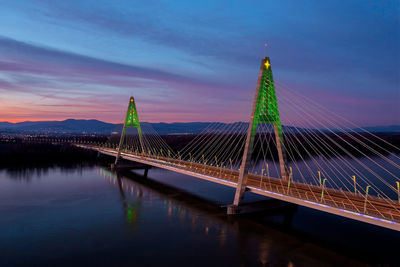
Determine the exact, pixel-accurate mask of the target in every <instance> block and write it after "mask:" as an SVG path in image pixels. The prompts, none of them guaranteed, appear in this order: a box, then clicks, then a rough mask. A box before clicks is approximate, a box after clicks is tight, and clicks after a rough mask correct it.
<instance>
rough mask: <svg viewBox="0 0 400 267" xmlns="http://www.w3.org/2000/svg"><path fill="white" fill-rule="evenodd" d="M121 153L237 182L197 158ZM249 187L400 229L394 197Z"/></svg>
mask: <svg viewBox="0 0 400 267" xmlns="http://www.w3.org/2000/svg"><path fill="white" fill-rule="evenodd" d="M79 146H80V147H83V148H88V149H95V150H97V151H99V152H100V153H103V154H107V155H110V156H116V155H117V150H116V149H112V148H104V147H96V146H88V145H79ZM121 157H122V158H124V159H127V160H130V161H135V162H139V163H143V164H147V165H151V166H155V167H159V168H163V169H167V170H171V171H174V172H178V173H183V174H186V175H190V176H193V177H197V178H201V179H204V180H208V181H212V182H215V183H219V184H223V185H227V186H230V187H235V188H236V186H237V180H238V171H237V170H230V169H225V168H220V167H215V166H209V165H204V164H200V163H195V162H188V161H182V160H177V159H172V158H165V157H159V156H151V155H145V156H143V155H139V154H136V153H134V152H122V153H121ZM246 190H248V191H251V192H253V193H256V194H260V195H264V196H268V197H272V198H276V199H280V200H283V201H287V202H291V203H295V204H298V205H302V206H306V207H310V208H313V209H317V210H321V211H324V212H328V213H333V214H336V215H340V216H343V217H347V218H351V219H355V220H358V221H363V222H367V223H371V224H374V225H379V226H382V227H385V228H390V229H394V230H397V231H400V205H399V204H398V203H397V202H396V201H393V200H391V199H383V198H377V197H374V196H368V199H366V198H365V196H364V195H360V194H354V193H351V192H347V191H341V190H336V189H332V188H325V189H324V194H323V195H324V196H323V197H322V187H321V186H316V185H310V184H304V183H299V182H294V181H290V185H289V184H288V182H284V181H283V180H282V179H279V178H273V177H267V176H261V175H255V174H249V175H248V180H247V188H246Z"/></svg>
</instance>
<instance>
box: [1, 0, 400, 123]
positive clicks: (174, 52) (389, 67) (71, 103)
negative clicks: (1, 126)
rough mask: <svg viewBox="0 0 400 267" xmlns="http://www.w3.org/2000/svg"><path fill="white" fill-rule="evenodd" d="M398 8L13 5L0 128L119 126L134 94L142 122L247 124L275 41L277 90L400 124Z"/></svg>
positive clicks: (8, 14)
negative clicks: (76, 123)
mask: <svg viewBox="0 0 400 267" xmlns="http://www.w3.org/2000/svg"><path fill="white" fill-rule="evenodd" d="M215 10H225V11H227V12H223V13H221V12H215ZM399 10H400V3H399V2H398V1H385V2H383V3H374V2H368V1H361V0H355V1H346V2H344V3H341V4H337V3H321V2H320V1H311V2H309V3H308V4H304V3H299V2H297V1H292V2H291V4H287V3H282V2H279V1H272V2H268V3H257V4H246V5H244V6H243V5H236V4H231V5H229V6H227V5H226V4H224V3H215V2H213V1H206V2H201V3H187V2H185V1H178V2H174V3H173V4H169V3H164V2H160V3H159V5H158V6H157V7H156V8H154V7H153V6H152V5H151V4H149V3H138V4H136V5H135V6H134V7H133V6H132V5H130V2H126V1H124V0H119V1H115V2H113V4H112V5H108V4H106V2H102V1H96V2H95V4H94V3H91V2H90V1H88V2H49V1H24V0H18V1H12V2H6V3H3V6H2V10H1V11H0V16H1V18H2V23H0V31H1V34H0V70H1V73H0V91H2V94H1V97H0V120H1V121H9V122H21V121H46V120H65V119H68V118H71V117H72V118H79V119H88V118H94V119H97V120H101V121H107V122H110V123H118V122H119V121H120V120H121V118H123V116H124V111H125V109H126V104H127V100H128V99H129V96H131V95H134V97H135V99H136V102H137V106H138V110H139V113H140V118H141V120H143V121H149V122H166V123H170V122H193V121H204V122H206V121H247V120H248V116H249V114H250V110H251V104H252V99H253V94H254V91H255V84H256V81H257V72H258V68H259V63H260V60H261V58H262V57H263V56H264V53H265V52H264V43H265V42H266V40H267V42H268V56H269V57H270V58H271V64H272V69H273V73H274V78H275V81H276V86H281V85H282V87H285V86H287V87H288V88H291V89H293V90H294V91H296V92H298V93H299V94H301V95H304V96H306V97H309V98H311V99H312V100H313V101H316V102H317V103H319V104H321V105H322V106H323V107H326V108H327V109H329V110H331V111H333V112H335V113H336V114H339V115H341V116H344V117H346V119H348V120H350V121H352V122H354V123H355V124H357V125H363V126H369V125H378V124H379V125H395V124H400V111H399V109H398V105H399V102H400V90H399V88H400V75H399V74H400V73H399V70H400V53H399V51H398V47H400V33H399V21H398V15H397V14H398V12H399ZM155 20H157V21H160V22H162V23H161V24H160V23H155V22H154V21H155ZM26 25H30V27H26ZM160 25H162V26H160ZM71 40H72V42H71ZM366 55H368V56H366ZM283 85H284V86H283ZM282 89H283V88H277V94H278V95H279V94H281V90H282ZM283 93H284V92H283ZM279 105H280V106H279V108H280V109H282V110H283V111H282V113H281V114H282V116H281V117H282V120H283V121H284V120H285V119H287V120H293V114H291V113H290V112H285V107H284V106H281V104H279Z"/></svg>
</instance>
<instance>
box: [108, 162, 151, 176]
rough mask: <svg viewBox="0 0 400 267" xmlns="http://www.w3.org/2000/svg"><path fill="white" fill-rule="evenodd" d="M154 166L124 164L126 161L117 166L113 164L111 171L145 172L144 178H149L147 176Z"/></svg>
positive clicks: (133, 163)
mask: <svg viewBox="0 0 400 267" xmlns="http://www.w3.org/2000/svg"><path fill="white" fill-rule="evenodd" d="M151 168H152V166H149V165H146V164H142V163H138V162H124V161H118V162H117V164H115V163H112V164H111V169H112V170H117V171H129V170H141V169H143V170H144V177H145V178H147V175H148V173H149V169H151Z"/></svg>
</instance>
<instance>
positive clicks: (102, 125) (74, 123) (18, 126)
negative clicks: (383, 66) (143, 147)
mask: <svg viewBox="0 0 400 267" xmlns="http://www.w3.org/2000/svg"><path fill="white" fill-rule="evenodd" d="M214 123H215V122H170V123H168V122H158V123H150V122H142V125H143V126H142V127H148V126H151V128H153V129H154V130H155V131H156V132H157V133H159V134H197V133H201V132H202V131H203V130H204V129H206V128H207V127H208V126H210V125H211V124H214ZM234 123H238V124H245V123H246V122H234ZM218 124H221V125H226V124H232V123H223V122H218ZM122 126H123V125H122V123H108V122H103V121H100V120H96V119H66V120H62V121H56V120H54V121H53V120H52V121H23V122H17V123H11V122H7V121H0V131H2V132H11V133H13V132H15V133H68V134H78V133H80V134H82V133H87V134H89V133H90V134H111V133H112V132H118V131H121V129H122ZM284 127H285V126H284ZM362 129H365V130H367V131H369V132H396V133H398V132H400V125H386V126H368V127H362ZM362 129H361V128H354V129H353V130H354V131H362Z"/></svg>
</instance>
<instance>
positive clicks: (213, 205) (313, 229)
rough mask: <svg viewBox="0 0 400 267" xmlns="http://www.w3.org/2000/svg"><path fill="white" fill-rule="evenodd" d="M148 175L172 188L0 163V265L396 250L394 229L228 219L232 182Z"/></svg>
mask: <svg viewBox="0 0 400 267" xmlns="http://www.w3.org/2000/svg"><path fill="white" fill-rule="evenodd" d="M137 173H139V174H140V173H141V171H137ZM149 178H151V179H154V180H155V181H158V182H161V183H165V184H167V185H172V186H175V187H178V188H173V187H168V186H166V187H163V186H162V184H161V185H160V184H158V183H156V184H152V183H150V184H146V183H145V182H143V181H141V180H140V177H139V176H138V175H137V174H134V173H130V174H118V175H117V174H116V173H113V172H111V171H110V170H108V169H107V168H104V167H102V166H91V167H90V166H83V167H82V166H78V167H71V166H70V167H68V168H63V167H50V168H31V169H26V168H22V167H21V168H17V169H3V170H0V266H27V265H30V266H60V265H61V266H72V265H75V266H87V265H100V266H112V265H122V266H159V265H180V266H271V265H272V266H275V265H278V266H315V265H326V266H340V265H342V266H344V265H350V264H351V265H354V266H358V265H360V266H362V265H363V264H364V263H363V262H372V263H376V262H380V261H383V262H385V261H390V260H392V259H393V258H394V256H391V255H396V254H395V253H396V252H395V251H396V250H397V249H398V247H397V249H396V245H393V244H398V243H397V241H398V240H400V239H399V235H398V233H397V232H394V231H391V230H385V229H381V228H379V227H375V226H369V225H365V224H362V223H357V222H352V221H350V220H347V219H344V218H340V217H337V216H333V215H327V214H323V213H321V212H318V211H313V210H310V209H307V208H299V209H298V211H297V212H296V213H295V214H294V217H293V221H292V223H291V225H290V227H289V228H285V227H284V226H282V224H281V222H282V221H283V216H278V215H277V216H259V215H258V216H243V217H235V218H232V217H231V218H229V217H227V216H226V215H225V213H224V211H223V210H222V209H220V208H219V205H224V204H229V203H230V202H231V201H232V199H233V195H234V191H233V189H231V188H227V187H224V186H222V185H216V184H212V183H209V182H206V181H201V180H198V179H195V178H191V177H187V176H184V175H180V174H176V173H172V172H169V171H165V170H160V169H155V168H154V169H151V170H150V171H149ZM135 179H136V180H135ZM137 179H139V180H137ZM182 189H184V190H185V191H186V193H185V192H182ZM260 198H261V197H258V196H254V195H251V194H247V195H246V200H247V201H251V200H257V199H260ZM396 240H397V241H396ZM368 242H370V245H367V244H366V243H368ZM382 244H383V245H382ZM385 244H386V245H385ZM351 250H354V251H351ZM364 254H365V255H364Z"/></svg>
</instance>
